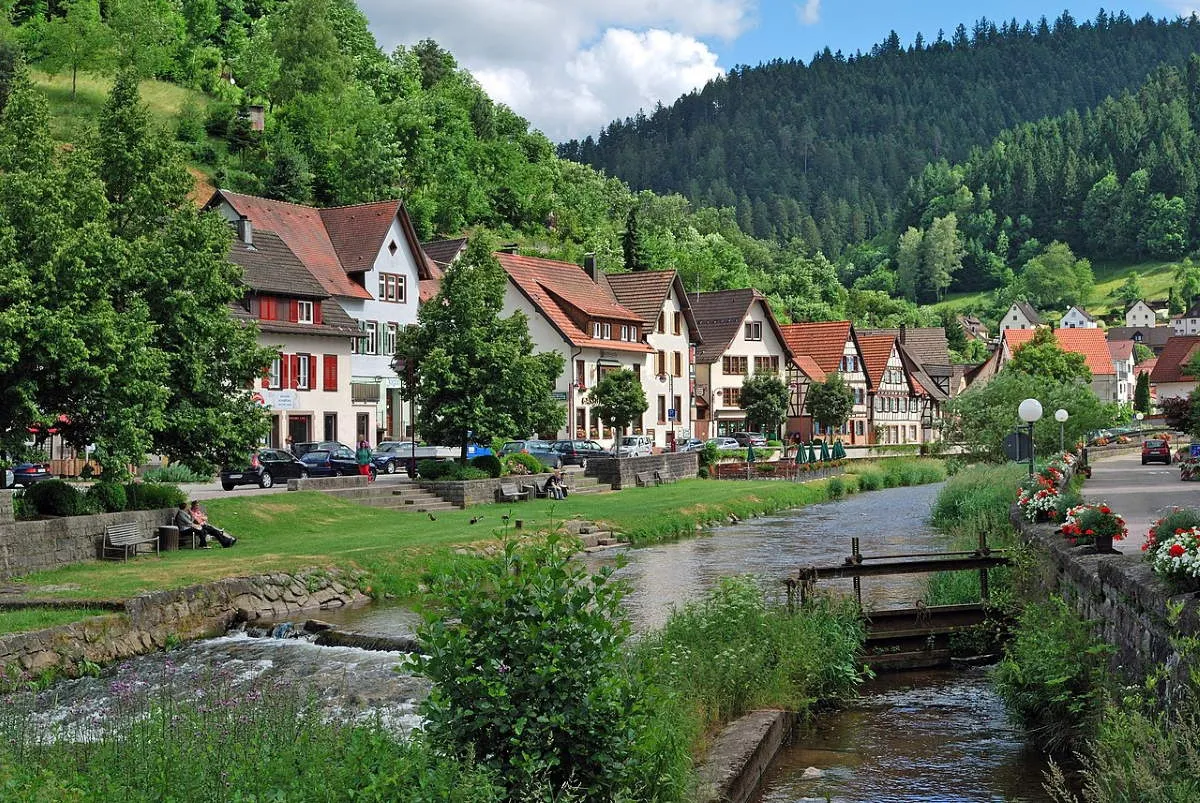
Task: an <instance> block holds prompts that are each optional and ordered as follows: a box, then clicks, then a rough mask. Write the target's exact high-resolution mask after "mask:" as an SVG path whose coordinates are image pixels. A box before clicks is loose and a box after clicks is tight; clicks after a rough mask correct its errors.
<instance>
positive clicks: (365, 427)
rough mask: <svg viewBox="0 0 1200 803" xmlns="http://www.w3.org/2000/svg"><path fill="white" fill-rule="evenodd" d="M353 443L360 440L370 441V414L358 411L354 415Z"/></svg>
mask: <svg viewBox="0 0 1200 803" xmlns="http://www.w3.org/2000/svg"><path fill="white" fill-rule="evenodd" d="M355 419H356V421H355V427H354V433H355V441H354V442H355V444H357V443H359V442H360V441H370V440H371V438H370V428H371V416H370V414H369V413H358V414H357V415H356V416H355Z"/></svg>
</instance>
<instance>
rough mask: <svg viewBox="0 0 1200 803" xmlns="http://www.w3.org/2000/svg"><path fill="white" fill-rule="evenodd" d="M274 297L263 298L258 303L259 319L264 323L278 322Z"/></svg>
mask: <svg viewBox="0 0 1200 803" xmlns="http://www.w3.org/2000/svg"><path fill="white" fill-rule="evenodd" d="M278 315H279V313H278V312H277V311H276V307H275V297H274V296H263V297H262V298H261V299H260V300H259V302H258V317H259V318H260V319H262V320H264V321H274V320H278Z"/></svg>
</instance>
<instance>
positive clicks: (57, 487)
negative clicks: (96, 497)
mask: <svg viewBox="0 0 1200 803" xmlns="http://www.w3.org/2000/svg"><path fill="white" fill-rule="evenodd" d="M25 499H26V501H27V502H28V503H29V504H30V505H32V506H33V509H34V510H36V511H37V512H38V515H41V516H81V515H83V514H85V513H89V512H91V508H90V505H88V503H87V497H85V496H84V495H83V494H82V493H80V491H79V490H78V489H76V488H75V487H74V486H72V485H68V484H67V483H65V482H63V481H62V480H43V481H42V482H38V483H35V484H33V485H30V486H29V488H27V489H26V491H25Z"/></svg>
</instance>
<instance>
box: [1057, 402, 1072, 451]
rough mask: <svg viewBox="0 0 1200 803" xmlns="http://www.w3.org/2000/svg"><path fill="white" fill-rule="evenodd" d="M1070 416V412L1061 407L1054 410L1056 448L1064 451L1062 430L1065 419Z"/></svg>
mask: <svg viewBox="0 0 1200 803" xmlns="http://www.w3.org/2000/svg"><path fill="white" fill-rule="evenodd" d="M1070 417H1071V414H1070V413H1068V412H1067V411H1066V410H1064V409H1063V408H1061V407H1059V408H1058V409H1057V410H1055V411H1054V420H1055V421H1057V422H1058V450H1059V451H1060V452H1063V451H1066V448H1065V441H1064V440H1063V430H1064V429H1065V426H1064V425H1065V424H1066V423H1067V419H1068V418H1070Z"/></svg>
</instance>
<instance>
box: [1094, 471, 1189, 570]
mask: <svg viewBox="0 0 1200 803" xmlns="http://www.w3.org/2000/svg"><path fill="white" fill-rule="evenodd" d="M1091 463H1092V478H1091V479H1090V480H1088V481H1087V482H1086V483H1084V485H1083V495H1084V496H1085V497H1086V498H1087V499H1088V501H1092V502H1107V503H1108V504H1109V505H1111V506H1112V508H1113V509H1114V510H1115V511H1117V512H1118V513H1120V514H1121V515H1122V516H1123V517H1124V518H1125V523H1126V525H1127V526H1128V527H1129V540H1127V541H1126V542H1125V544H1126V546H1125V547H1123V548H1122V551H1125V552H1128V551H1130V549H1131V548H1132V549H1134V550H1136V549H1138V548H1140V547H1141V545H1142V541H1143V540H1144V539H1145V537H1146V531H1147V530H1149V529H1150V525H1151V524H1152V523H1153V522H1154V520H1155V519H1158V518H1160V517H1161V516H1162V515H1163V514H1164V513H1167V512H1168V511H1170V509H1171V508H1173V507H1200V482H1180V481H1179V469H1178V468H1177V467H1176V466H1175V465H1174V464H1172V465H1170V466H1164V465H1163V464H1162V463H1150V464H1149V465H1146V466H1143V465H1142V458H1141V454H1140V452H1138V451H1136V450H1135V451H1130V452H1126V453H1124V454H1121V455H1116V456H1112V457H1104V458H1100V459H1093V460H1092V461H1091Z"/></svg>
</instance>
